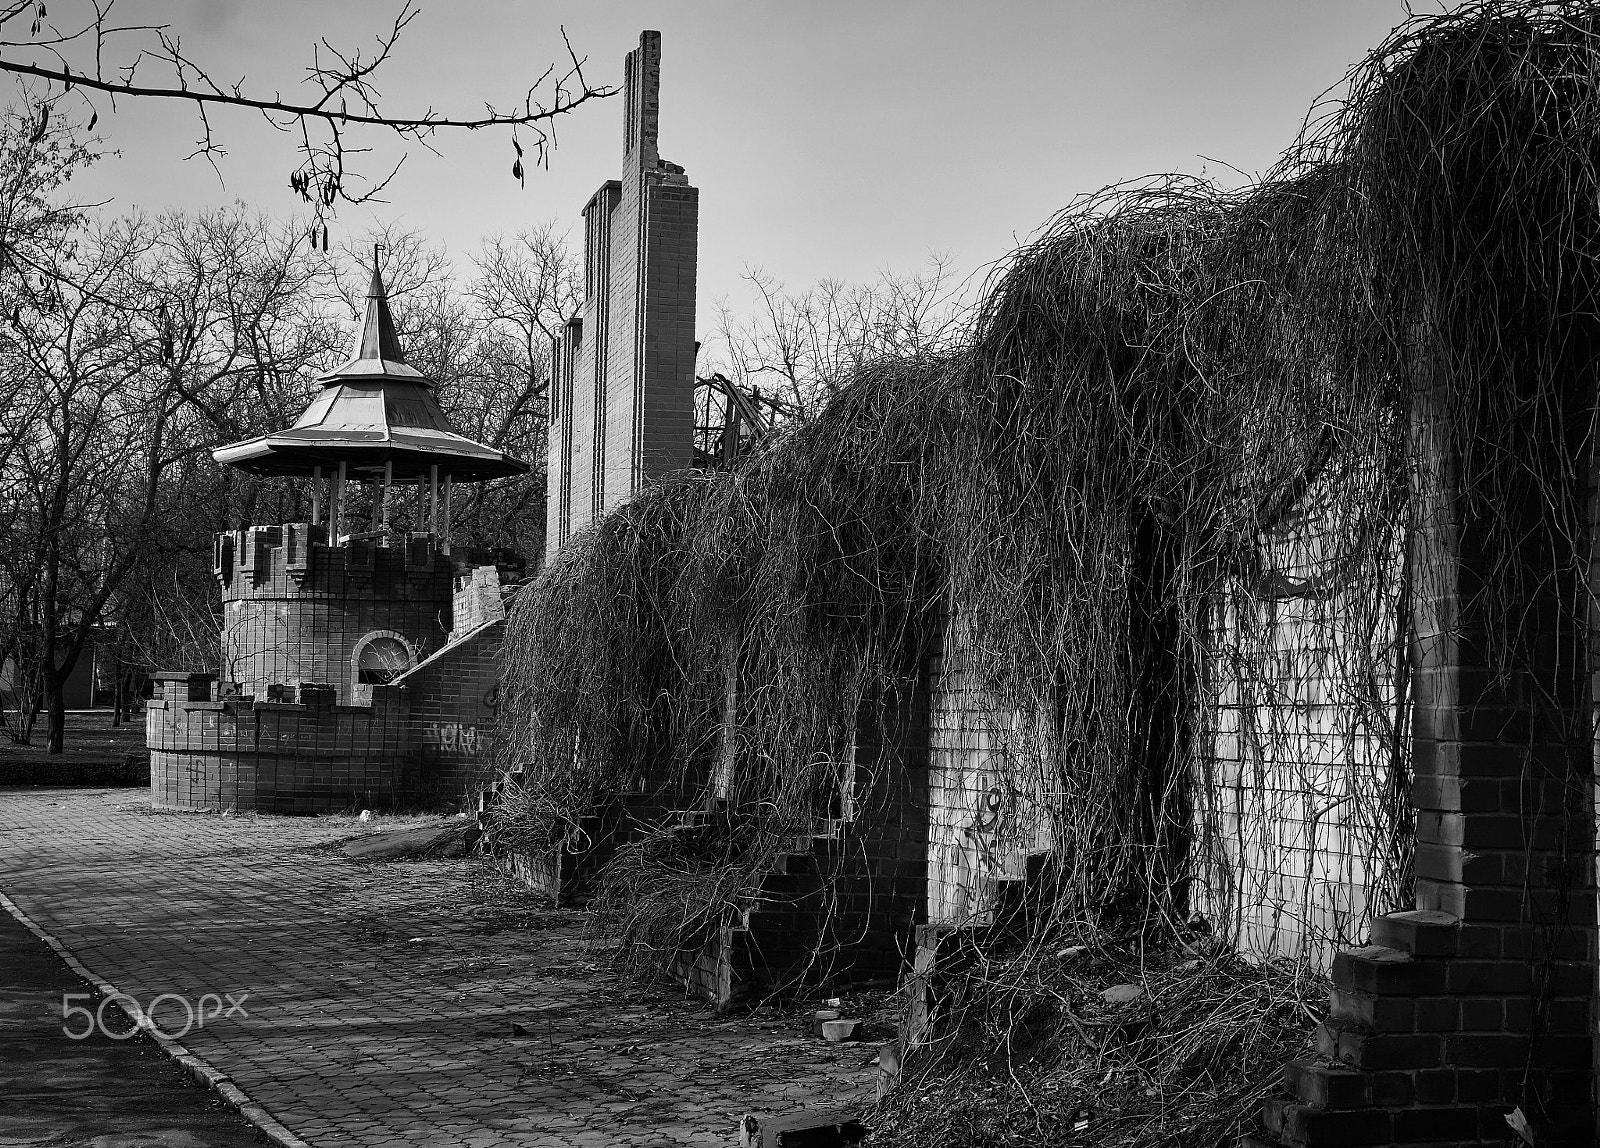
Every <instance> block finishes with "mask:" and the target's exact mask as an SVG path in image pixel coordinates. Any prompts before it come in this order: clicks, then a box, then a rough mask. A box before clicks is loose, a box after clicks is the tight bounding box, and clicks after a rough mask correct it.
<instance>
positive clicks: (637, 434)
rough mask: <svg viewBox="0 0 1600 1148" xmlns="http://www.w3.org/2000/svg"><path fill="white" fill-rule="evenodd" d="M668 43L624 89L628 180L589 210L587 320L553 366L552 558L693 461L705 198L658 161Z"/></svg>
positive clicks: (644, 57)
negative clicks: (597, 520)
mask: <svg viewBox="0 0 1600 1148" xmlns="http://www.w3.org/2000/svg"><path fill="white" fill-rule="evenodd" d="M660 76H661V35H660V33H659V32H645V33H643V34H642V35H641V36H640V38H639V47H638V48H637V49H636V50H635V51H633V52H630V53H628V56H627V60H626V62H625V77H624V95H625V97H626V98H625V101H624V121H623V155H622V178H621V179H620V180H608V181H607V182H606V183H604V184H603V185H602V186H601V187H600V189H599V190H598V191H597V192H596V193H595V194H594V196H593V197H592V198H591V199H590V200H589V203H588V204H587V205H586V206H585V208H584V212H583V217H584V316H583V319H582V320H574V321H573V322H571V323H569V324H568V325H567V327H566V329H565V331H564V332H563V334H562V336H561V337H560V338H559V339H558V340H557V341H556V346H555V348H554V351H553V356H552V364H551V366H552V372H551V373H552V393H553V396H554V402H553V404H552V408H551V427H550V436H549V441H550V447H549V451H550V458H549V467H548V473H549V476H550V477H549V482H550V497H549V499H548V500H547V511H546V513H547V528H546V543H545V546H546V559H547V560H548V559H549V558H550V557H551V556H553V555H554V553H555V552H556V550H557V549H559V548H560V547H561V545H563V544H564V543H565V542H566V540H567V539H568V538H570V537H571V536H572V535H573V534H575V533H578V532H579V531H581V530H583V529H584V527H586V526H587V525H588V524H589V523H590V522H592V521H593V520H594V519H595V518H597V517H599V516H600V515H602V514H604V513H605V512H606V511H608V510H610V509H611V508H613V507H615V506H618V505H620V504H621V503H623V502H626V501H627V500H628V499H629V498H631V497H633V495H634V493H635V492H636V491H638V489H639V487H640V486H641V485H643V484H644V483H647V482H649V481H651V480H652V479H654V478H656V477H658V476H659V475H662V474H665V473H666V472H668V471H671V470H676V469H678V468H680V467H684V466H687V465H689V463H690V461H691V460H692V457H693V437H694V435H693V409H694V365H695V362H694V361H695V347H696V344H695V337H694V335H695V332H694V321H695V288H696V271H697V259H698V254H697V253H698V231H699V202H700V198H699V197H700V193H699V191H698V189H696V188H694V187H692V186H690V184H689V182H688V180H687V178H686V177H685V176H684V173H683V170H682V169H681V168H679V167H677V166H676V165H674V164H671V163H668V162H666V161H664V160H662V159H661V158H660V153H659V150H658V147H657V136H658V132H659V124H660V83H661V80H660Z"/></svg>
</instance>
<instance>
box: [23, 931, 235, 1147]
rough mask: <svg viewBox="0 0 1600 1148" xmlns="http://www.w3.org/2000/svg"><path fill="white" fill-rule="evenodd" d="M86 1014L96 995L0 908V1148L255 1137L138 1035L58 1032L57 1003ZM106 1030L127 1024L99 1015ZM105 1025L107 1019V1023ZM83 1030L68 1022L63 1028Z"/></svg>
mask: <svg viewBox="0 0 1600 1148" xmlns="http://www.w3.org/2000/svg"><path fill="white" fill-rule="evenodd" d="M67 993H81V994H83V995H82V998H81V999H80V998H78V997H74V998H73V1001H72V1003H73V1004H74V1005H82V1006H84V1007H86V1008H88V1009H89V1010H90V1011H91V1013H92V1012H93V1011H94V1010H96V1009H98V1008H99V1005H100V1000H101V997H100V994H99V993H97V992H95V991H94V990H93V989H92V988H91V987H90V986H89V985H87V984H85V983H84V982H83V981H82V980H80V979H79V978H78V977H77V975H76V974H74V973H73V972H72V970H71V969H69V968H67V966H66V964H65V963H64V962H63V961H62V960H61V958H60V957H58V956H57V955H56V954H55V953H53V952H52V951H51V950H50V949H49V948H48V947H47V946H46V945H45V943H44V942H43V941H41V940H39V938H37V937H35V936H34V935H33V934H32V933H30V932H29V931H28V930H27V929H25V928H24V927H23V926H22V924H21V923H20V922H19V921H17V920H16V919H15V918H14V917H12V916H11V914H9V913H7V912H4V911H0V1146H3V1148H13V1146H16V1148H20V1146H22V1145H28V1146H30V1148H31V1146H34V1145H38V1146H48V1148H77V1146H80V1145H82V1146H92V1148H144V1146H146V1145H148V1146H150V1148H236V1146H237V1148H245V1146H246V1145H250V1146H252V1148H255V1146H257V1145H259V1144H260V1143H261V1141H260V1140H259V1139H258V1138H257V1135H256V1130H255V1128H253V1127H252V1126H251V1125H250V1124H248V1123H246V1122H245V1121H244V1120H243V1119H242V1118H241V1117H240V1116H239V1115H238V1114H237V1113H235V1112H234V1111H233V1110H232V1109H231V1108H228V1107H227V1106H226V1105H224V1104H223V1103H222V1102H221V1101H220V1100H218V1099H217V1098H216V1097H215V1096H213V1095H212V1094H211V1093H210V1092H207V1091H206V1090H205V1089H203V1088H201V1087H200V1086H199V1085H197V1084H195V1083H193V1082H192V1081H191V1080H190V1079H189V1077H188V1076H187V1075H186V1074H185V1073H184V1071H183V1070H182V1069H181V1068H179V1067H178V1066H177V1065H176V1064H174V1063H173V1062H172V1061H170V1060H168V1059H167V1057H166V1056H165V1055H164V1054H163V1053H162V1052H161V1050H160V1049H159V1048H157V1047H156V1045H155V1043H154V1042H153V1041H151V1040H150V1039H149V1038H148V1037H147V1036H145V1035H144V1034H143V1033H140V1034H138V1035H136V1036H134V1037H132V1038H130V1039H128V1040H112V1039H111V1038H110V1037H107V1036H103V1035H101V1034H100V1033H98V1032H96V1033H95V1034H94V1035H92V1036H90V1037H88V1038H87V1039H85V1040H73V1039H71V1038H70V1037H68V1036H67V1035H66V1033H65V1032H64V1031H63V1017H62V999H63V997H64V996H65V995H66V994H67ZM105 1017H106V1021H107V1023H108V1024H109V1025H110V1027H111V1028H112V1030H113V1031H115V1032H119V1033H120V1032H125V1031H127V1028H128V1025H129V1023H130V1022H129V1021H128V1020H127V1018H126V1017H124V1016H123V1015H122V1014H121V1013H120V1012H118V1011H117V1010H116V1009H114V1008H108V1009H106V1010H105ZM113 1018H114V1019H113ZM85 1027H87V1025H86V1022H85V1020H84V1018H82V1017H81V1016H77V1015H76V1014H75V1015H74V1017H73V1019H72V1028H73V1029H74V1030H76V1031H81V1030H82V1029H84V1028H85Z"/></svg>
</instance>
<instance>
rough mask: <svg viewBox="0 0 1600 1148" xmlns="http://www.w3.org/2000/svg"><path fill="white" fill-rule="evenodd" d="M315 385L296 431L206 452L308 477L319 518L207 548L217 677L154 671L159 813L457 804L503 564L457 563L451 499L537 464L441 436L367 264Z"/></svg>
mask: <svg viewBox="0 0 1600 1148" xmlns="http://www.w3.org/2000/svg"><path fill="white" fill-rule="evenodd" d="M320 381H321V384H322V391H321V393H320V394H319V395H318V396H317V397H316V399H315V400H314V401H313V402H312V403H311V405H310V406H309V407H307V408H306V410H305V412H304V413H303V414H302V415H301V416H300V418H299V419H298V420H297V421H296V422H295V424H294V426H292V427H289V428H288V429H286V430H282V431H278V432H274V433H271V434H266V435H261V436H259V437H257V438H253V439H248V440H246V441H244V442H239V443H234V444H232V445H230V446H225V447H222V448H220V449H219V450H217V451H215V452H214V454H215V457H216V459H217V460H218V461H219V462H221V463H223V464H225V465H227V466H232V467H236V468H238V469H239V470H242V471H245V472H246V473H249V474H256V475H275V476H285V477H292V478H298V479H302V480H305V481H306V482H307V484H308V485H309V487H310V494H311V518H310V521H307V522H292V523H284V524H282V525H276V526H248V527H245V528H244V529H241V530H236V531H232V532H230V533H226V534H220V535H218V536H217V539H216V550H215V565H214V570H215V574H216V578H217V581H218V583H219V585H220V586H221V590H222V597H223V602H224V608H225V617H224V622H223V633H222V650H221V670H222V673H221V675H220V677H219V675H217V674H210V673H206V674H192V673H169V674H157V675H155V677H156V680H157V695H156V697H155V698H154V699H153V700H152V701H151V702H150V705H149V712H148V714H147V719H146V737H147V740H148V743H149V746H150V750H151V755H150V756H151V788H152V792H153V797H154V800H155V803H156V804H158V805H163V806H171V807H175V808H184V809H238V810H253V811H256V812H262V813H310V812H321V811H328V810H339V809H346V808H367V807H382V806H385V805H392V804H395V803H398V802H402V801H411V800H417V799H429V798H434V799H437V798H448V797H450V796H453V795H456V794H459V793H460V792H461V791H462V790H464V788H465V787H466V785H467V783H468V781H469V780H470V778H471V776H472V774H473V769H474V766H475V764H476V760H477V758H478V756H479V749H480V746H479V740H480V739H479V729H480V727H483V726H485V725H486V723H487V721H488V720H490V719H492V710H493V688H494V657H495V654H496V653H497V652H498V650H499V645H500V638H499V627H500V626H501V625H502V623H503V619H504V617H505V612H504V608H503V605H502V600H501V591H500V582H499V578H498V576H497V574H496V570H495V568H494V567H493V566H487V567H479V566H475V565H473V564H472V563H471V562H470V561H464V560H462V558H461V556H460V555H452V553H451V541H450V539H451V528H450V506H451V495H452V492H453V488H454V486H455V484H456V483H460V482H480V481H483V480H485V479H490V478H496V477H500V476H504V475H512V474H520V473H523V472H525V471H527V469H528V464H527V463H525V462H523V461H522V460H521V459H517V458H513V457H511V456H509V455H506V454H503V453H502V452H500V451H497V450H495V449H493V448H491V447H487V446H484V445H483V444H481V443H477V442H473V441H472V440H471V439H468V438H465V437H463V436H462V435H460V434H458V433H457V432H456V431H455V430H454V428H452V427H451V425H450V421H449V419H448V418H447V417H446V416H445V413H444V411H443V410H442V409H441V408H440V406H439V401H438V398H437V396H436V395H435V394H434V390H433V384H432V383H431V382H430V381H429V380H428V379H427V378H425V377H424V376H423V375H422V374H421V373H420V372H419V371H417V370H416V368H414V367H412V366H410V365H408V364H407V363H406V361H405V356H404V355H403V354H402V352H401V349H400V344H399V340H398V339H397V337H396V335H395V328H394V320H393V318H392V317H391V315H390V312H389V303H388V300H387V298H386V295H385V291H384V286H383V281H382V279H381V278H380V276H379V274H378V272H377V270H376V268H374V270H373V276H372V286H371V288H370V290H369V292H368V297H367V310H366V318H365V322H364V323H363V325H362V330H361V336H360V342H359V344H358V347H357V350H356V355H355V357H354V358H352V359H351V360H350V361H349V362H347V363H344V364H343V365H341V366H339V367H337V368H335V369H334V370H332V371H330V372H328V373H327V374H326V375H324V376H323V377H322V379H321V380H320ZM362 487H365V488H366V490H365V492H363V491H362V490H361V488H362ZM361 493H365V494H368V495H370V497H369V498H365V499H361V500H359V501H360V503H361V504H362V505H370V507H371V512H372V513H371V518H370V520H358V518H357V517H356V515H355V513H354V508H355V506H356V505H357V503H358V499H357V498H356V497H355V496H356V495H358V494H361ZM402 520H403V521H404V523H405V527H406V528H404V529H402V528H401V526H400V523H401V521H402Z"/></svg>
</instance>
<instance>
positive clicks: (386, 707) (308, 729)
mask: <svg viewBox="0 0 1600 1148" xmlns="http://www.w3.org/2000/svg"><path fill="white" fill-rule="evenodd" d="M156 691H157V692H156V696H154V697H152V698H151V700H150V701H149V703H148V705H147V707H146V712H145V738H146V741H147V743H148V745H149V747H150V782H151V791H152V796H153V798H154V801H155V804H156V805H158V806H166V807H170V808H180V809H226V810H238V811H241V812H251V811H253V812H257V813H327V812H337V811H340V810H349V809H372V808H380V809H381V808H385V807H391V806H394V805H397V804H400V803H401V802H402V800H403V799H404V797H405V796H406V795H407V794H409V793H410V792H412V791H413V790H414V789H415V784H416V776H415V775H416V771H417V768H418V764H419V762H420V752H419V747H418V744H417V739H416V738H415V736H414V735H413V733H412V729H411V705H410V691H409V690H408V689H406V688H405V687H403V686H395V685H375V686H373V687H371V695H372V701H371V704H370V705H359V706H358V705H342V704H340V703H339V701H338V698H337V691H336V690H335V689H334V688H333V687H332V686H328V685H320V684H310V683H306V684H302V685H300V686H299V687H298V689H297V690H295V691H294V693H293V694H292V695H291V694H290V693H289V692H288V691H287V690H285V689H281V688H280V689H274V690H273V691H272V696H271V697H259V698H258V697H255V696H252V695H250V694H244V693H240V692H238V684H237V683H233V682H219V681H217V679H216V676H215V675H213V674H181V673H173V674H160V675H157V677H156Z"/></svg>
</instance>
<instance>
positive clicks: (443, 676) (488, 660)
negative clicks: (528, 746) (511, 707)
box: [394, 567, 505, 804]
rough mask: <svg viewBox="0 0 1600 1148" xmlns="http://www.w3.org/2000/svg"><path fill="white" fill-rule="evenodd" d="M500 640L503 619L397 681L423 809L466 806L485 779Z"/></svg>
mask: <svg viewBox="0 0 1600 1148" xmlns="http://www.w3.org/2000/svg"><path fill="white" fill-rule="evenodd" d="M489 569H490V571H491V572H492V571H493V567H490V568H489ZM496 594H497V595H498V588H497V589H496ZM504 640H505V619H504V618H498V619H494V620H491V621H487V622H484V623H483V624H482V625H481V626H479V627H478V628H477V629H475V630H473V631H471V632H470V633H467V634H464V635H462V636H461V637H460V638H458V639H457V640H456V641H453V642H451V643H450V644H449V645H448V646H446V647H445V648H444V649H442V650H440V651H439V652H438V653H437V654H434V655H433V656H432V657H430V658H428V659H427V660H425V661H424V662H423V663H422V664H421V665H419V666H417V667H416V668H414V669H412V670H410V671H409V672H407V673H405V674H403V675H401V676H400V677H399V678H397V679H396V680H395V683H394V684H395V685H396V686H403V687H405V689H406V690H407V692H408V694H409V696H410V710H409V712H410V719H409V720H410V724H411V729H412V731H413V733H414V736H415V739H416V751H417V753H418V755H419V761H420V777H419V787H420V788H419V796H420V798H421V800H423V801H424V802H425V803H427V804H433V803H435V802H444V801H466V800H467V799H469V798H470V797H471V795H472V792H473V790H474V789H475V788H477V787H478V786H479V785H480V783H484V782H486V781H487V780H488V778H487V776H486V774H487V771H488V764H487V763H488V755H489V741H490V737H491V735H492V732H493V727H494V719H495V713H496V710H497V709H498V708H499V692H500V645H501V643H502V642H503V641H504Z"/></svg>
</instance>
